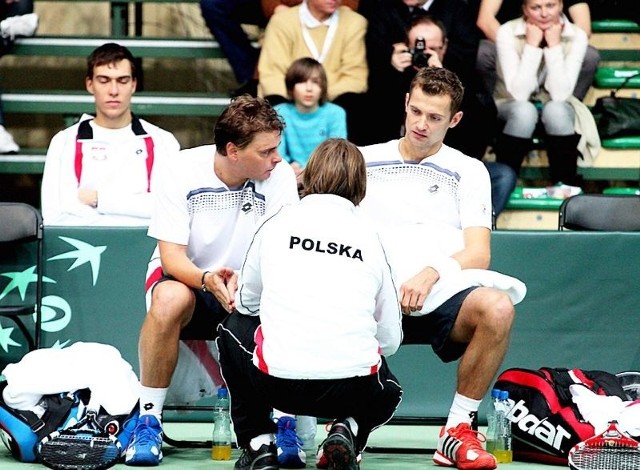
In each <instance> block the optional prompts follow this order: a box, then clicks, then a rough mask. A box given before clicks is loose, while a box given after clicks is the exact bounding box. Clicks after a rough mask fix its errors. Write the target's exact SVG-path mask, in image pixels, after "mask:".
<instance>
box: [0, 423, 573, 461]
mask: <svg viewBox="0 0 640 470" xmlns="http://www.w3.org/2000/svg"><path fill="white" fill-rule="evenodd" d="M211 426H212V425H211V424H210V423H186V422H183V423H166V424H165V428H166V432H167V434H168V435H169V436H170V437H172V438H173V439H189V440H203V439H210V438H211V436H210V435H209V433H210V432H211ZM438 431H439V429H438V428H437V427H435V426H409V425H393V426H392V425H390V426H384V427H382V428H380V429H377V430H376V431H375V432H374V433H373V434H372V435H371V439H370V440H369V444H370V445H371V446H372V448H374V449H376V448H380V447H388V448H393V447H395V448H411V449H416V451H415V452H412V453H407V452H403V453H397V452H391V451H389V452H386V453H383V452H378V451H374V452H365V453H364V454H363V460H362V463H361V465H360V468H361V469H362V470H411V469H416V470H417V469H424V468H436V467H437V465H435V464H434V463H433V462H432V460H431V452H427V449H430V448H431V449H432V448H434V447H435V446H436V442H437V434H438ZM324 432H325V431H324V426H319V427H318V436H317V441H318V443H319V442H320V441H321V440H322V436H323V435H324ZM163 453H164V459H163V461H162V463H161V464H160V468H162V469H164V470H170V469H175V470H183V469H188V470H191V469H202V470H204V469H207V470H224V469H226V470H231V469H233V464H234V463H235V460H236V459H237V458H238V457H239V451H238V450H234V451H233V454H232V456H231V460H230V461H226V462H220V461H213V460H211V457H210V452H209V450H208V449H202V448H200V449H198V448H175V447H171V446H167V445H165V446H164V447H163ZM499 467H500V468H502V469H503V470H506V469H510V470H518V469H531V470H543V469H546V470H551V469H553V468H566V467H554V466H550V465H542V464H532V463H528V462H513V463H510V464H501V465H500V466H499ZM36 468H37V469H40V470H41V469H42V468H44V467H43V466H42V465H41V464H25V463H20V462H17V461H16V460H14V459H13V458H12V457H11V454H9V451H8V450H7V449H6V448H5V447H4V446H2V444H0V469H2V470H29V469H36ZM114 468H119V469H124V468H129V467H126V466H125V465H124V464H118V465H116V466H115V467H114ZM307 468H310V469H312V468H315V462H314V461H313V459H312V458H311V456H309V463H308V464H307ZM440 468H443V467H440Z"/></svg>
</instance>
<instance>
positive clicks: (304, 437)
mask: <svg viewBox="0 0 640 470" xmlns="http://www.w3.org/2000/svg"><path fill="white" fill-rule="evenodd" d="M317 431H318V419H317V418H316V417H315V416H302V415H298V416H297V417H296V432H297V433H298V437H299V438H300V440H301V441H302V448H303V449H304V450H313V451H315V450H316V433H317Z"/></svg>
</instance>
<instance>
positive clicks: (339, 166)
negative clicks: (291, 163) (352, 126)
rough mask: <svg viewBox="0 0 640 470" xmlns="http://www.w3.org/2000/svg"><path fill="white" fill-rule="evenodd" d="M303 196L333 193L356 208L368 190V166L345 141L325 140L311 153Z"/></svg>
mask: <svg viewBox="0 0 640 470" xmlns="http://www.w3.org/2000/svg"><path fill="white" fill-rule="evenodd" d="M302 178H303V183H304V190H303V193H304V195H305V196H306V195H308V194H335V195H336V196H340V197H343V198H345V199H348V200H349V201H351V202H352V203H353V204H354V205H355V206H357V205H358V204H360V201H362V199H364V195H365V193H366V190H367V167H366V165H365V163H364V157H363V156H362V153H361V152H360V149H359V148H358V147H356V145H355V144H353V143H351V142H349V141H348V140H347V139H341V138H331V139H326V140H325V141H323V142H322V143H321V144H320V145H318V146H317V147H316V149H315V150H314V151H313V152H312V153H311V156H310V157H309V161H308V162H307V166H306V167H305V169H304V172H303V177H302Z"/></svg>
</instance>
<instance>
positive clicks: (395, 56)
mask: <svg viewBox="0 0 640 470" xmlns="http://www.w3.org/2000/svg"><path fill="white" fill-rule="evenodd" d="M391 65H392V67H393V68H394V69H396V70H397V71H398V72H404V71H405V69H406V68H407V67H409V66H410V65H411V52H409V49H408V48H407V45H406V44H405V43H403V42H397V43H395V44H394V45H393V52H392V53H391Z"/></svg>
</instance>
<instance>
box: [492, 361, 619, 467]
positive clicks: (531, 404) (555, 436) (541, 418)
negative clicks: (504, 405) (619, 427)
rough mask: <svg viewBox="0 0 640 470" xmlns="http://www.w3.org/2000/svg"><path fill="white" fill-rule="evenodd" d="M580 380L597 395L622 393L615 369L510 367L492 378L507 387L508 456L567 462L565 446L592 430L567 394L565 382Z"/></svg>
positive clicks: (498, 384) (535, 460)
mask: <svg viewBox="0 0 640 470" xmlns="http://www.w3.org/2000/svg"><path fill="white" fill-rule="evenodd" d="M576 383H581V384H583V385H585V386H586V387H588V388H589V389H590V390H591V391H593V392H594V393H596V394H599V395H609V396H618V397H620V398H621V399H622V400H627V396H626V394H625V392H624V390H623V388H622V386H621V384H620V382H619V381H618V379H617V377H616V376H615V375H614V374H610V373H608V372H604V371H600V370H582V369H565V368H549V367H542V368H540V369H538V370H530V369H521V368H512V369H507V370H505V371H504V372H502V373H501V374H500V375H499V376H498V378H497V379H496V383H495V386H494V387H495V388H497V389H499V390H506V391H507V392H509V400H510V402H511V404H512V406H511V410H510V411H509V413H508V415H507V417H508V418H509V420H510V421H511V431H512V447H513V456H514V459H516V460H522V461H530V462H540V463H547V464H555V465H567V457H568V455H569V450H570V449H571V448H572V447H573V446H574V445H575V444H577V443H579V442H581V441H583V440H585V439H587V438H589V437H592V436H593V435H594V428H593V426H592V425H591V424H590V423H589V422H587V421H586V420H584V419H583V417H582V416H581V414H580V412H579V411H578V408H577V406H576V405H575V404H574V403H573V401H572V399H571V391H570V390H569V386H570V385H573V384H576Z"/></svg>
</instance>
